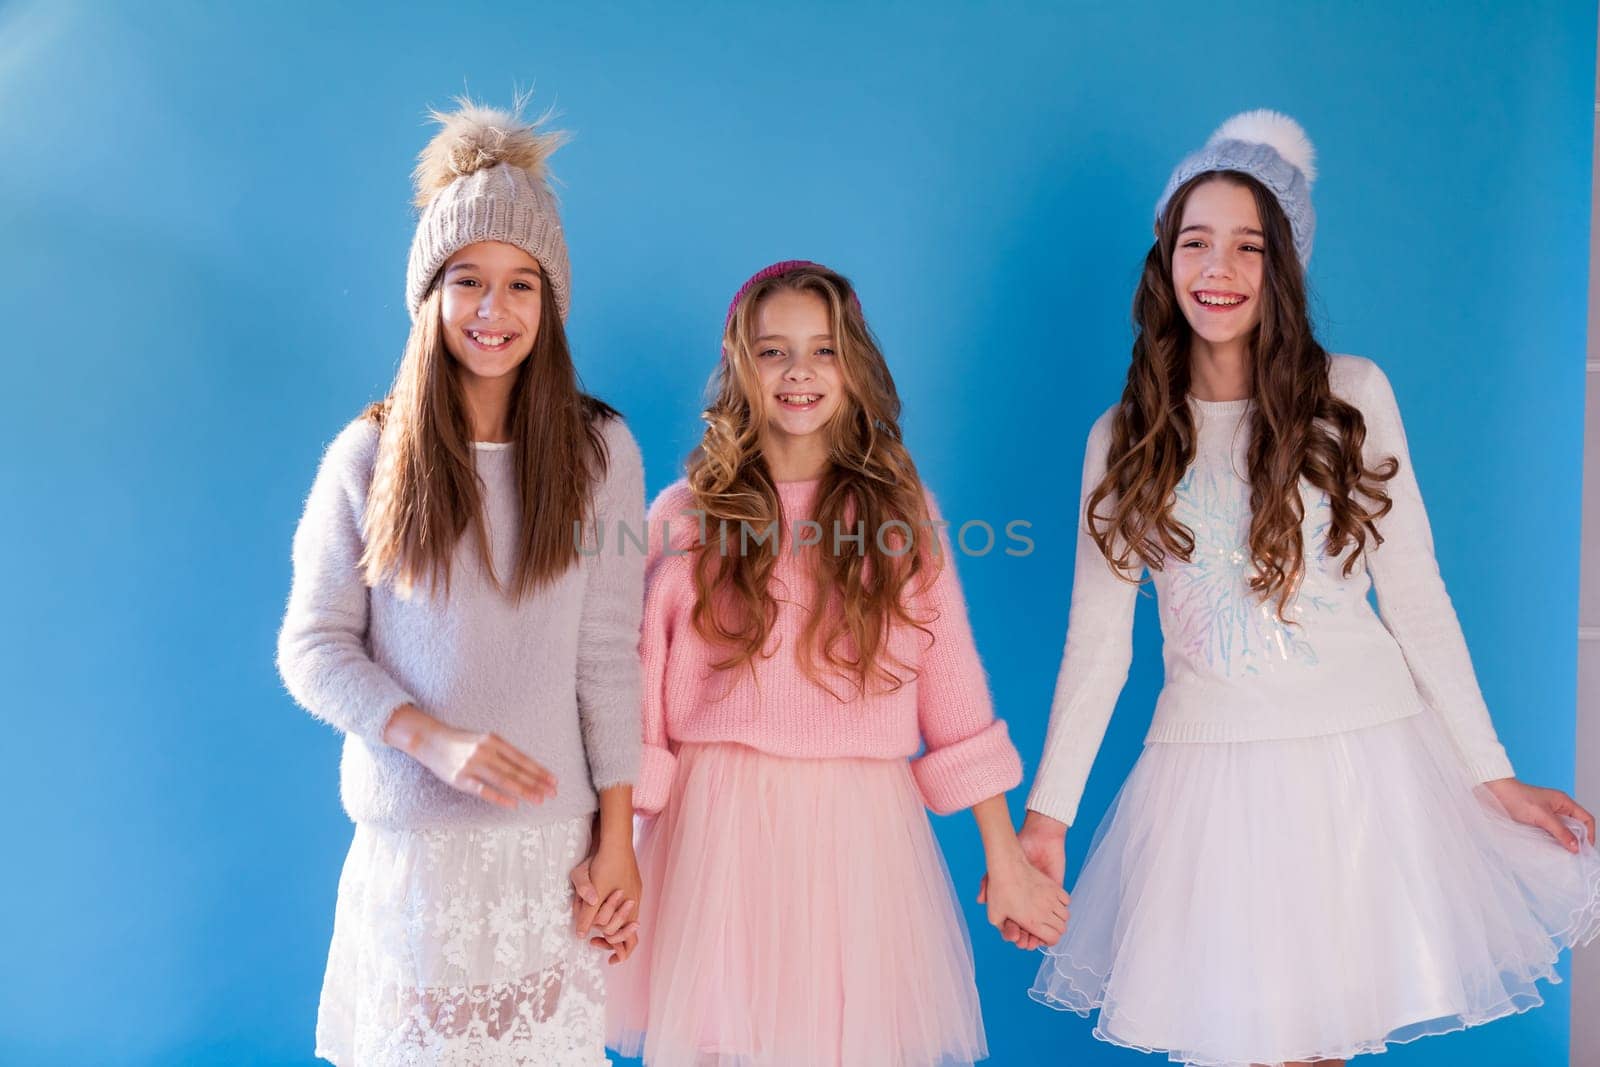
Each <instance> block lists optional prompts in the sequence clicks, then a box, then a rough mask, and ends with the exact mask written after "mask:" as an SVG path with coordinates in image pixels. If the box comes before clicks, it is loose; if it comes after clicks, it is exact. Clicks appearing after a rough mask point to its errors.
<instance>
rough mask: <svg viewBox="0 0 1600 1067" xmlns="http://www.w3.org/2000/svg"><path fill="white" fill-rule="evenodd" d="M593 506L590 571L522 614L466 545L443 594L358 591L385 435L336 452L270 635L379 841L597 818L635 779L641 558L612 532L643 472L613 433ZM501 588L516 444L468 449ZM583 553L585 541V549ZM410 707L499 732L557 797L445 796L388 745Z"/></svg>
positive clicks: (634, 521)
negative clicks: (392, 835)
mask: <svg viewBox="0 0 1600 1067" xmlns="http://www.w3.org/2000/svg"><path fill="white" fill-rule="evenodd" d="M604 436H605V439H606V443H607V448H608V450H609V453H610V461H609V464H608V471H607V474H606V477H605V478H604V479H603V481H602V482H601V484H600V485H599V486H598V487H597V491H596V494H595V516H596V518H597V519H598V520H599V522H600V523H601V524H602V525H603V526H604V528H605V541H604V543H603V545H602V551H601V552H600V553H599V554H598V555H594V556H592V557H591V556H585V557H581V558H580V560H579V562H578V564H576V565H575V566H573V567H572V568H570V569H569V570H568V571H567V572H566V573H565V574H564V575H562V576H561V577H560V578H559V579H557V580H556V581H555V582H553V583H551V584H549V585H546V586H544V587H542V588H540V589H539V590H538V591H537V592H535V593H534V594H532V595H530V596H527V597H525V598H523V599H522V600H521V601H520V602H518V601H514V600H512V599H510V598H509V597H508V596H506V595H505V594H504V593H502V592H500V591H499V590H498V589H496V588H495V586H494V585H492V584H491V583H490V581H489V576H488V574H487V572H486V571H485V569H484V568H483V566H482V563H481V560H480V558H479V555H478V552H477V550H476V548H475V547H474V545H473V540H474V539H473V538H471V537H463V538H462V539H461V543H460V544H459V545H457V547H456V554H455V557H454V560H453V563H452V569H451V579H450V588H449V592H448V594H445V593H444V592H443V590H440V591H439V592H437V593H433V592H430V591H429V589H428V587H427V585H426V584H423V585H421V586H419V587H418V588H417V589H416V590H415V591H414V592H413V593H412V594H411V595H410V596H409V597H408V598H404V599H402V598H401V597H399V596H397V595H396V593H395V591H394V590H393V588H392V587H390V586H388V585H385V586H382V587H379V588H368V587H367V585H366V584H365V582H364V581H363V579H362V575H361V571H360V567H359V560H360V558H361V555H362V549H363V539H362V515H363V512H364V509H365V507H366V499H367V490H368V487H369V485H370V484H371V481H372V472H373V466H374V462H375V459H376V456H377V449H378V430H377V427H376V425H375V424H374V423H372V422H371V421H369V420H367V419H358V420H357V421H355V422H354V423H351V424H350V426H349V427H347V428H346V429H345V430H344V432H343V433H341V434H340V435H339V436H338V438H337V439H335V440H334V442H333V444H331V445H330V446H329V447H328V450H327V453H326V454H325V455H324V457H323V460H322V466H321V469H320V470H318V472H317V477H316V482H315V483H314V484H313V485H312V487H311V494H310V497H309V498H308V499H307V501H306V509H305V514H304V515H303V516H302V517H301V519H300V526H299V529H298V530H297V531H296V532H295V538H294V585H293V589H292V591H291V592H290V594H289V606H288V610H287V612H286V613H285V615H284V620H283V630H282V632H281V633H280V634H279V637H278V670H279V673H280V674H282V676H283V680H284V682H285V684H286V685H287V686H288V688H289V692H290V693H291V694H292V695H293V696H294V698H295V700H297V701H298V702H299V703H300V704H302V705H303V706H304V707H305V708H306V709H307V710H308V711H310V712H311V713H312V714H313V715H315V716H317V717H318V718H319V719H323V720H325V721H326V722H328V723H330V724H332V725H333V726H335V727H337V728H338V729H340V730H342V731H344V732H345V735H346V736H345V744H344V759H343V764H342V771H341V776H340V777H341V782H340V785H341V789H340V791H341V794H342V796H343V799H344V806H345V810H346V811H347V812H349V814H350V817H351V818H352V819H354V820H355V821H356V822H359V823H366V824H371V825H374V826H380V827H385V828H405V829H420V828H426V827H436V826H462V825H466V826H478V825H492V824H505V823H526V824H536V823H543V822H555V821H558V820H561V819H567V818H572V817H575V816H579V815H583V814H586V813H589V812H592V811H594V810H595V807H596V804H597V800H596V792H595V791H596V790H597V789H604V788H606V787H609V786H612V785H622V784H631V783H632V782H634V781H635V779H636V777H637V775H638V771H639V745H640V725H639V721H640V720H639V700H640V694H639V620H640V615H641V613H642V610H643V603H644V553H643V552H639V551H632V550H627V549H625V550H624V551H622V552H620V553H619V552H618V550H617V549H618V544H617V541H616V532H617V526H618V523H624V524H626V525H627V526H628V528H630V529H632V530H639V529H640V528H641V526H642V523H643V519H644V473H643V464H642V461H641V459H640V455H639V447H638V445H637V444H636V443H635V442H634V439H633V435H632V434H630V433H629V432H628V429H627V427H626V426H625V425H623V423H622V422H621V420H612V421H610V422H608V423H607V424H606V425H605V427H604ZM475 455H476V460H477V469H478V474H479V477H480V478H481V479H482V482H483V504H484V509H485V519H486V521H487V525H488V532H489V540H490V545H491V548H492V551H493V556H494V566H495V573H496V574H498V575H499V576H501V578H502V579H506V578H507V577H508V576H509V575H511V574H512V573H513V572H514V569H515V563H516V534H517V523H518V512H519V510H520V509H519V506H518V498H517V486H516V481H515V470H514V468H513V466H512V459H513V452H512V448H511V446H509V445H495V444H478V445H477V446H476V448H475ZM586 544H590V545H591V546H592V542H586ZM405 703H411V704H415V705H416V706H418V707H420V708H421V709H422V710H424V711H426V712H427V713H428V714H430V715H432V716H434V717H435V718H437V719H440V720H441V721H443V722H445V723H447V724H449V725H451V726H455V727H459V728H462V729H467V730H472V731H475V732H493V733H497V734H499V735H500V736H501V737H503V738H505V740H507V741H509V742H510V743H511V744H513V745H515V746H516V747H517V748H519V749H521V750H522V751H523V752H525V753H527V754H528V755H529V756H531V757H532V758H533V759H534V760H536V761H537V762H538V763H540V764H541V765H543V766H544V767H546V768H547V769H549V770H550V771H551V772H552V773H553V774H554V775H555V776H556V779H557V782H558V789H557V795H556V796H555V798H553V799H551V800H548V801H546V802H545V803H543V804H541V805H539V806H537V807H533V806H530V805H527V804H522V805H520V806H519V807H518V808H517V809H515V810H507V809H504V808H499V807H495V806H494V805H491V804H489V803H487V802H486V801H483V800H480V799H478V798H477V797H474V796H469V795H468V794H466V793H463V792H460V791H458V790H456V789H452V788H451V787H450V786H447V785H445V784H444V783H443V782H442V781H440V780H439V779H438V778H436V777H434V776H433V775H432V774H431V773H430V772H429V771H427V770H426V769H425V768H424V767H423V766H422V765H421V764H420V763H418V762H416V761H415V760H413V759H412V758H411V757H410V756H407V755H406V754H405V753H403V752H400V751H399V750H397V749H393V748H390V747H389V746H387V745H385V744H384V743H383V741H382V739H381V735H382V731H383V727H384V725H385V724H386V723H387V721H388V719H389V716H390V714H391V713H392V712H393V711H394V709H395V708H396V707H398V706H399V705H401V704H405Z"/></svg>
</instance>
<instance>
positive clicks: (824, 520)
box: [688, 266, 939, 700]
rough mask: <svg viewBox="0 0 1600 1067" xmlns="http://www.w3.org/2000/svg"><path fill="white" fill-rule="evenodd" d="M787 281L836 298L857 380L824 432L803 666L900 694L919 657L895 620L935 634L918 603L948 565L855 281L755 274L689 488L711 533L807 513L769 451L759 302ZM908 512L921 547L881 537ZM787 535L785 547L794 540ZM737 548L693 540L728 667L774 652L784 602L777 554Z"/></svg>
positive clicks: (842, 353)
mask: <svg viewBox="0 0 1600 1067" xmlns="http://www.w3.org/2000/svg"><path fill="white" fill-rule="evenodd" d="M779 289H789V290H795V291H798V292H805V293H811V294H814V295H815V296H817V297H819V298H820V299H821V300H822V301H823V303H824V304H826V305H827V308H828V317H829V320H830V322H831V323H832V331H833V338H834V349H835V351H836V352H837V353H838V357H837V358H838V361H839V363H838V365H839V369H840V373H841V376H842V378H843V380H844V385H845V390H844V394H845V395H844V397H843V399H842V402H841V405H840V408H839V410H838V412H837V413H836V414H835V416H834V418H833V419H832V420H831V421H830V422H829V423H828V426H827V427H826V429H825V431H824V432H826V433H827V435H828V458H829V461H830V462H829V464H828V468H827V471H826V473H824V474H823V476H822V481H821V484H820V485H819V486H818V489H817V498H816V500H817V504H816V512H815V515H814V516H812V517H813V518H814V519H815V521H816V522H818V523H819V524H820V525H821V527H822V529H823V530H824V531H825V533H824V535H823V540H822V543H821V544H820V545H818V546H816V548H815V549H814V550H811V551H809V552H808V561H809V562H811V563H812V564H813V566H812V567H811V573H812V576H813V590H812V591H813V594H814V596H813V598H812V600H811V601H810V604H811V605H812V608H813V610H811V611H810V612H809V616H808V618H807V620H806V624H805V627H804V629H803V631H802V633H801V639H800V645H801V647H800V649H799V650H798V651H799V662H800V664H801V669H802V670H803V671H804V672H805V673H806V675H807V676H808V677H810V678H811V679H812V680H813V681H815V682H817V683H818V684H819V685H823V686H825V687H827V688H829V689H830V691H832V688H831V686H828V685H827V682H826V681H825V680H824V679H823V677H822V675H823V674H824V673H828V674H832V675H835V676H843V677H844V678H845V679H846V680H847V681H849V682H850V683H852V684H853V685H854V686H855V688H856V689H857V691H858V692H861V693H865V692H866V691H867V689H868V687H869V685H872V684H873V683H875V682H876V683H879V684H881V685H882V686H883V688H884V689H885V690H886V691H890V692H892V691H894V690H896V689H899V688H900V687H901V686H902V685H904V684H905V683H906V682H907V681H908V680H909V679H908V678H907V677H904V676H902V675H901V674H900V673H899V672H900V671H901V670H902V669H908V667H909V665H908V664H905V663H903V662H901V661H900V660H899V659H898V658H897V657H895V656H894V655H892V654H891V653H890V652H889V649H888V637H889V632H890V628H891V627H893V626H895V625H897V624H908V625H911V626H915V627H917V628H918V629H921V630H923V631H924V632H927V628H926V625H925V623H926V621H928V620H924V619H918V618H915V617H913V614H912V612H911V610H910V609H909V608H908V606H907V601H908V600H909V599H910V597H911V596H913V595H915V592H917V591H920V590H921V589H923V588H925V585H923V584H922V583H924V582H925V581H927V580H931V576H932V574H933V573H936V572H935V571H934V570H933V568H934V567H936V566H938V565H939V561H938V556H937V554H936V553H934V552H930V551H929V549H928V542H929V540H930V535H929V533H928V532H927V531H928V530H929V527H928V526H926V525H920V524H925V523H927V522H928V509H927V505H926V502H925V500H924V498H923V489H922V480H921V479H920V478H919V477H918V475H917V469H916V465H915V464H914V463H912V461H911V455H910V453H908V452H907V451H906V447H905V444H904V443H903V441H902V439H901V433H900V396H899V393H898V392H897V391H896V390H895V385H894V379H893V378H892V377H891V376H890V374H889V367H888V364H887V363H886V362H885V361H884V358H883V352H882V351H881V350H880V349H879V347H878V343H877V341H876V339H875V338H874V337H873V335H872V331H871V330H870V329H869V328H868V326H867V322H866V319H865V317H864V316H863V315H862V313H861V305H860V302H859V301H858V300H857V299H856V297H855V292H854V290H853V289H852V287H851V285H850V282H849V281H848V280H847V279H846V278H844V277H843V276H841V275H839V274H836V273H834V272H833V271H831V270H827V269H826V268H821V267H815V266H805V267H797V268H795V269H793V270H790V271H787V272H785V273H783V274H779V275H777V276H775V277H771V278H767V279H764V280H763V281H760V282H758V283H756V284H755V285H754V286H752V287H751V288H750V290H749V291H748V292H747V293H746V294H745V295H744V297H743V298H742V299H741V300H740V301H739V304H738V306H737V307H736V308H735V309H734V312H733V315H732V316H731V318H730V319H729V322H728V328H727V331H726V333H725V334H724V336H723V340H722V358H721V360H720V361H719V363H718V366H717V370H716V373H715V374H714V375H713V376H712V379H711V384H710V387H709V393H710V401H709V404H708V406H707V408H706V410H705V411H704V412H703V413H702V415H701V417H702V418H703V419H704V420H705V423H706V429H705V433H704V435H703V437H702V438H701V441H700V445H699V447H697V448H696V449H695V451H694V452H693V454H691V456H690V457H689V463H688V483H689V488H690V490H691V491H692V493H693V495H694V501H695V507H696V508H698V509H699V510H700V511H702V512H703V513H704V515H705V522H706V527H705V528H707V529H710V528H720V525H719V524H721V523H724V522H725V523H727V526H728V528H729V529H731V530H734V531H738V530H739V529H741V527H740V526H739V524H740V523H741V522H744V523H748V524H749V527H750V528H751V529H753V530H756V531H763V530H766V529H767V528H768V527H769V525H770V524H772V523H774V522H777V523H778V524H779V526H780V528H781V527H782V526H783V524H785V523H790V524H792V523H793V522H794V521H795V519H796V518H798V517H797V516H790V517H785V516H783V514H782V506H781V501H780V499H779V496H778V489H777V486H776V484H775V483H774V482H773V479H772V474H771V472H770V471H769V470H768V468H767V464H766V460H765V459H764V458H763V456H762V454H761V448H760V442H761V436H762V431H763V429H764V427H765V425H766V411H765V408H764V405H763V403H762V401H761V397H762V390H761V387H760V384H759V382H760V378H759V373H758V371H757V369H756V367H755V365H754V347H755V346H754V339H755V337H756V315H757V311H758V309H759V305H760V303H761V301H762V300H763V299H764V298H765V297H766V296H768V295H769V294H771V293H773V292H776V291H777V290H779ZM896 521H898V522H902V523H905V524H906V526H907V527H908V528H909V529H910V530H911V531H912V532H913V533H912V537H911V539H910V541H911V543H910V544H909V545H908V544H906V542H905V539H903V538H901V537H899V536H898V535H897V536H885V538H884V539H883V541H884V543H883V544H880V543H879V538H878V536H877V531H879V530H893V529H895V528H894V527H890V526H889V525H888V524H890V523H893V522H896ZM857 523H862V524H864V526H865V529H866V531H867V533H866V537H865V538H864V540H863V543H862V545H861V546H860V551H859V552H858V551H846V552H836V551H832V549H833V548H834V547H835V543H834V540H833V531H834V530H836V529H837V530H842V531H850V532H853V531H854V530H855V529H856V524H857ZM835 524H837V525H835ZM787 533H788V531H785V542H786V543H785V545H784V546H783V548H782V549H780V550H787V549H788V547H789V546H788V544H787ZM739 547H740V549H741V551H729V552H724V551H723V550H722V548H721V546H720V543H719V540H718V538H716V537H711V538H705V539H702V542H701V543H700V544H699V545H698V546H696V547H695V549H694V551H695V556H696V558H695V561H694V565H695V589H696V593H697V596H696V601H695V608H694V614H693V618H694V624H695V628H696V630H697V631H698V632H699V633H700V635H701V636H702V637H703V638H704V639H705V640H706V641H708V642H713V643H718V644H722V645H724V646H726V647H728V648H729V653H728V655H727V656H726V657H725V658H724V659H723V660H722V661H721V662H719V663H716V664H715V665H714V666H715V667H716V668H717V669H718V670H727V669H730V668H735V667H740V666H743V665H751V666H753V665H754V662H755V660H756V658H757V657H758V656H763V655H767V654H769V653H768V652H767V651H766V644H767V641H768V639H769V637H770V636H771V634H772V628H773V625H774V623H775V622H776V619H777V611H778V602H777V600H776V599H775V598H774V596H773V594H772V592H771V590H770V589H769V583H770V581H771V579H772V576H773V572H774V569H775V568H776V566H777V553H776V552H772V551H753V552H745V551H742V549H743V547H744V546H743V545H742V544H741V545H740V546H739ZM885 547H887V548H888V549H889V550H890V551H887V552H886V551H884V549H885ZM913 583H917V584H916V585H915V587H914V586H913ZM834 607H837V608H838V609H839V610H832V609H833V608H834ZM913 676H914V672H913ZM834 695H835V696H837V697H839V699H841V700H843V699H846V697H845V696H843V695H841V694H839V693H837V692H835V693H834Z"/></svg>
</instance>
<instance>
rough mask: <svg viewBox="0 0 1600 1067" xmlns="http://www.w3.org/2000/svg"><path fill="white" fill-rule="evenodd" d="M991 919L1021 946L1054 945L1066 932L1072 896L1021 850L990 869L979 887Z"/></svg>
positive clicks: (1007, 938) (979, 895)
mask: <svg viewBox="0 0 1600 1067" xmlns="http://www.w3.org/2000/svg"><path fill="white" fill-rule="evenodd" d="M978 901H979V903H982V904H987V905H988V906H989V922H990V923H991V924H993V925H994V926H995V927H997V928H998V929H999V930H1000V933H1001V936H1003V937H1004V938H1005V939H1006V940H1007V941H1010V942H1012V943H1014V944H1016V945H1017V947H1019V948H1024V949H1032V948H1037V947H1039V946H1040V945H1053V944H1055V943H1056V942H1057V941H1060V940H1061V935H1062V934H1064V933H1066V930H1067V918H1068V908H1069V905H1070V899H1069V898H1068V896H1067V893H1066V890H1064V889H1062V888H1061V885H1060V883H1059V882H1057V881H1055V880H1053V879H1051V878H1050V877H1049V876H1048V875H1045V874H1043V873H1041V872H1040V871H1039V870H1038V869H1036V868H1035V867H1034V866H1033V864H1032V863H1030V862H1029V861H1028V858H1027V856H1025V855H1024V854H1023V852H1022V851H1021V850H1020V849H1018V850H1017V851H1015V852H1013V853H1011V854H1010V855H1009V856H1008V857H1007V858H1005V859H1003V860H1001V861H1000V862H999V863H996V864H993V865H991V866H990V868H989V873H988V874H986V875H984V877H983V885H982V887H981V888H980V889H979V890H978Z"/></svg>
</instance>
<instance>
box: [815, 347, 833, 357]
mask: <svg viewBox="0 0 1600 1067" xmlns="http://www.w3.org/2000/svg"><path fill="white" fill-rule="evenodd" d="M817 355H819V356H833V355H838V353H836V352H835V351H834V350H833V349H831V348H819V349H817Z"/></svg>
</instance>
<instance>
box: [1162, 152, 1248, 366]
mask: <svg viewBox="0 0 1600 1067" xmlns="http://www.w3.org/2000/svg"><path fill="white" fill-rule="evenodd" d="M1265 252H1266V240H1265V236H1264V234H1263V232H1262V226H1261V215H1260V212H1259V211H1258V210H1257V208H1256V198H1255V194H1254V193H1252V192H1251V191H1250V190H1249V189H1248V188H1247V187H1245V186H1243V185H1240V184H1238V183H1237V182H1233V181H1229V180H1227V179H1226V178H1214V179H1211V180H1209V181H1205V182H1202V183H1201V184H1199V185H1197V186H1195V187H1194V188H1193V189H1192V190H1190V192H1189V196H1188V199H1187V200H1186V201H1185V202H1184V205H1183V217H1182V219H1181V220H1180V222H1179V230H1178V242H1177V246H1176V247H1175V248H1174V249H1173V250H1172V284H1173V288H1174V290H1175V291H1176V294H1177V300H1178V306H1179V307H1180V308H1182V309H1183V317H1184V318H1185V319H1187V320H1188V322H1189V326H1190V328H1191V329H1193V330H1194V333H1195V338H1196V340H1197V341H1201V342H1204V343H1206V344H1208V345H1210V346H1212V347H1213V348H1232V347H1235V346H1243V345H1245V344H1247V343H1248V342H1249V340H1250V337H1251V335H1252V334H1253V333H1254V332H1255V329H1256V327H1257V326H1258V325H1259V324H1260V322H1261V293H1262V281H1263V278H1264V272H1265V264H1266V255H1265Z"/></svg>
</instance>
